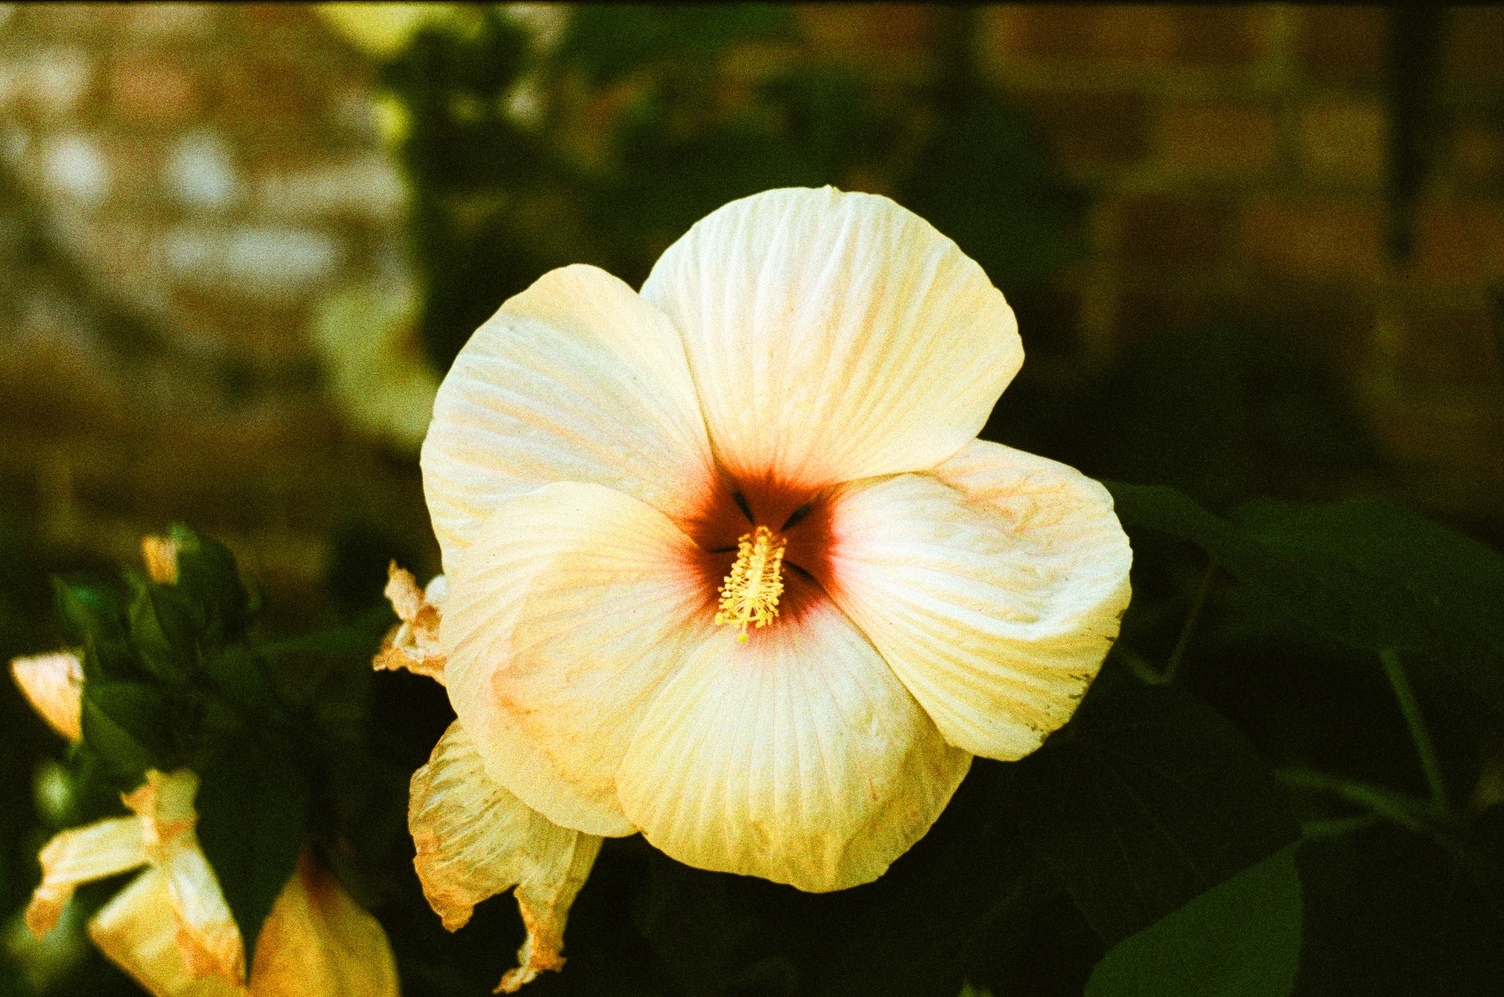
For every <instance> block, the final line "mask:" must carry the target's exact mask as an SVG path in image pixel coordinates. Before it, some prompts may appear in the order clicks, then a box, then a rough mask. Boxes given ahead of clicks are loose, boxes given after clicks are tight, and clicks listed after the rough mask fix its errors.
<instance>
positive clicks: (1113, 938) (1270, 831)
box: [1012, 685, 1296, 945]
mask: <svg viewBox="0 0 1504 997" xmlns="http://www.w3.org/2000/svg"><path fill="white" fill-rule="evenodd" d="M1014 779H1015V784H1014V791H1013V799H1012V803H1013V807H1014V811H1015V815H1016V818H1017V820H1018V824H1019V827H1020V829H1021V830H1022V831H1023V835H1024V839H1025V841H1026V842H1028V844H1029V845H1030V846H1032V847H1033V849H1034V850H1035V851H1036V852H1037V853H1038V854H1039V855H1040V856H1041V857H1042V858H1043V859H1044V860H1045V861H1046V862H1047V863H1048V864H1049V866H1050V867H1051V868H1052V869H1053V870H1054V871H1055V872H1056V873H1057V874H1058V875H1059V876H1060V879H1061V881H1062V882H1063V883H1064V885H1065V888H1066V890H1067V891H1068V892H1069V893H1070V895H1071V898H1072V899H1073V900H1075V902H1076V906H1077V907H1078V908H1079V909H1080V910H1081V913H1082V914H1083V915H1084V916H1085V917H1086V920H1087V922H1088V923H1089V924H1090V925H1091V926H1092V928H1093V930H1095V931H1096V932H1097V933H1098V934H1099V935H1100V936H1101V937H1102V939H1103V940H1104V941H1106V942H1107V943H1108V944H1109V945H1111V944H1114V943H1116V942H1118V941H1119V940H1121V939H1123V938H1126V937H1127V936H1129V935H1131V934H1133V933H1134V932H1136V931H1139V930H1140V929H1142V928H1144V927H1146V926H1147V925H1149V924H1151V923H1153V922H1154V921H1156V920H1157V919H1159V918H1161V917H1163V916H1165V915H1166V914H1168V913H1169V912H1170V911H1172V910H1175V909H1176V908H1177V907H1179V906H1181V905H1182V904H1184V903H1186V902H1187V901H1188V900H1190V899H1191V898H1192V897H1195V896H1197V895H1199V894H1200V893H1202V892H1204V891H1206V890H1207V889H1209V888H1211V887H1212V886H1214V885H1216V884H1217V883H1219V882H1221V881H1222V880H1224V879H1226V878H1227V877H1229V876H1231V875H1233V874H1234V873H1236V872H1238V871H1240V870H1242V869H1244V868H1246V867H1248V866H1249V865H1251V864H1252V863H1254V862H1257V861H1259V860H1260V859H1262V858H1264V857H1265V856H1267V855H1269V854H1270V853H1272V852H1274V851H1277V850H1278V849H1279V848H1281V847H1283V846H1284V845H1285V844H1287V843H1288V842H1290V841H1291V840H1293V839H1294V837H1295V834H1296V829H1295V825H1294V821H1293V820H1292V818H1291V816H1290V814H1289V813H1288V811H1287V806H1286V800H1285V797H1284V795H1283V793H1282V792H1281V790H1280V788H1279V787H1278V786H1277V785H1276V783H1275V782H1274V779H1273V777H1272V775H1271V774H1270V772H1269V770H1268V768H1267V767H1266V766H1265V765H1264V763H1263V762H1262V761H1260V759H1259V758H1258V757H1257V756H1256V755H1255V754H1254V751H1253V748H1252V747H1251V746H1250V745H1249V744H1248V742H1247V741H1246V740H1244V738H1243V736H1242V735H1241V734H1240V733H1238V731H1237V729H1236V728H1234V727H1233V726H1232V724H1230V723H1228V721H1227V720H1226V719H1224V718H1223V717H1222V716H1221V715H1220V714H1218V713H1217V712H1216V711H1214V710H1212V709H1210V708H1209V707H1207V706H1205V705H1202V704H1201V703H1199V702H1197V701H1196V700H1194V699H1192V698H1191V697H1190V696H1189V695H1187V694H1186V693H1185V692H1183V691H1181V690H1180V689H1177V688H1174V687H1169V686H1159V687H1143V686H1136V685H1123V686H1119V687H1117V688H1115V689H1107V690H1105V691H1104V692H1102V693H1099V694H1098V695H1097V696H1094V697H1089V698H1088V700H1087V702H1085V703H1083V704H1082V708H1081V709H1080V710H1079V711H1077V715H1076V717H1075V719H1073V720H1072V721H1071V723H1070V724H1068V725H1067V726H1066V727H1064V728H1062V729H1061V730H1060V731H1059V732H1057V733H1056V734H1055V735H1054V736H1052V737H1051V738H1050V739H1049V740H1048V741H1047V742H1046V743H1045V746H1044V747H1043V748H1041V749H1040V750H1039V751H1037V752H1035V753H1034V754H1033V755H1031V756H1029V757H1028V758H1025V759H1024V760H1023V761H1021V762H1018V763H1017V764H1016V765H1015V766H1014Z"/></svg>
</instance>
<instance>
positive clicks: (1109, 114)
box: [1019, 93, 1147, 166]
mask: <svg viewBox="0 0 1504 997" xmlns="http://www.w3.org/2000/svg"><path fill="white" fill-rule="evenodd" d="M1019 99H1020V100H1021V102H1022V103H1024V104H1025V105H1026V106H1027V107H1028V109H1029V110H1030V111H1031V112H1032V116H1033V118H1034V120H1035V121H1036V122H1037V123H1038V124H1039V125H1040V127H1041V128H1042V129H1043V130H1044V132H1045V134H1046V136H1047V137H1048V139H1049V142H1050V145H1051V147H1052V148H1053V149H1054V151H1055V153H1056V155H1058V156H1060V157H1061V158H1062V159H1063V160H1066V161H1067V162H1068V163H1070V164H1072V165H1080V166H1099V165H1116V164H1121V163H1129V162H1132V161H1134V160H1137V159H1140V158H1142V157H1143V155H1144V153H1145V152H1146V150H1147V142H1146V139H1145V119H1146V116H1147V115H1146V113H1145V107H1144V100H1143V98H1142V97H1140V96H1139V95H1137V94H1131V93H1034V94H1029V95H1027V96H1025V95H1019Z"/></svg>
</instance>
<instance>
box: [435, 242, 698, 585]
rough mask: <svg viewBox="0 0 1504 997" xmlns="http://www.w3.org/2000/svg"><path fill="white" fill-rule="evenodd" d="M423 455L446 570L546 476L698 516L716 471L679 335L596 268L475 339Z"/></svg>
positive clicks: (506, 308) (574, 275)
mask: <svg viewBox="0 0 1504 997" xmlns="http://www.w3.org/2000/svg"><path fill="white" fill-rule="evenodd" d="M422 464H423V487H424V491H425V493H426V495H427V497H428V509H429V513H430V515H431V516H432V517H433V526H434V532H435V533H436V534H437V536H438V538H439V545H440V547H442V548H443V553H444V565H445V568H446V569H449V568H451V567H452V565H453V564H454V561H455V557H456V555H457V554H458V553H459V551H460V550H461V549H463V548H464V547H465V546H466V545H467V544H468V543H469V541H470V537H471V536H472V535H473V534H474V533H475V532H476V530H478V529H479V528H480V527H481V524H482V523H484V522H485V521H486V518H487V517H488V516H489V515H490V513H491V511H492V510H494V509H495V508H496V507H497V506H498V505H500V504H501V503H502V502H503V501H505V500H506V499H508V498H511V497H513V496H515V495H518V494H521V493H523V492H527V491H531V490H532V489H534V488H537V487H538V486H540V485H545V484H548V483H549V482H552V481H585V482H594V483H597V484H602V485H607V486H609V487H611V488H615V489H618V490H620V491H623V492H626V493H627V494H629V495H632V496H635V497H636V498H639V499H641V500H642V501H644V502H647V503H648V504H650V505H652V506H654V507H655V508H657V509H660V510H662V511H663V512H666V513H668V514H669V515H671V516H675V517H689V516H692V515H693V514H695V513H696V512H697V511H699V508H700V506H701V504H702V503H703V501H704V494H705V492H706V490H707V489H708V487H709V484H710V483H711V482H712V480H713V478H714V471H713V465H712V464H711V460H710V447H709V442H708V440H707V439H706V436H705V426H704V422H703V420H702V418H701V416H700V412H699V404H698V402H697V400H696V398H695V392H694V386H693V383H692V382H691V380H690V377H689V369H688V366H687V364H686V362H685V359H684V351H683V346H682V345H681V343H680V341H679V337H678V334H677V333H676V332H675V331H674V329H673V327H672V326H671V325H670V324H669V321H668V319H667V318H666V317H664V316H663V315H662V314H661V313H660V312H659V311H658V310H657V309H656V308H653V307H652V306H651V305H648V304H647V303H646V302H644V301H643V300H642V299H641V298H639V297H638V296H637V294H636V293H635V292H633V290H632V289H631V288H630V287H628V286H627V285H626V284H623V283H622V282H621V281H619V280H617V279H616V278H615V277H612V276H611V275H609V274H607V273H605V272H604V271H602V270H597V269H596V268H594V267H587V266H572V267H565V268H564V269H562V270H554V271H552V272H551V273H547V274H545V275H544V276H543V277H541V278H539V279H538V281H537V283H535V284H534V285H533V286H532V287H530V288H528V289H527V290H526V291H524V292H523V293H522V294H519V295H518V296H516V297H515V298H512V299H511V300H509V301H508V302H507V303H506V304H505V305H503V306H502V308H501V310H500V311H499V312H497V313H496V314H495V315H494V316H493V317H492V318H491V319H490V320H489V321H488V322H486V324H485V325H483V326H481V327H480V329H479V330H477V331H476V333H475V335H474V336H472V337H471V338H470V341H469V342H468V343H467V344H466V345H465V348H464V349H463V350H461V351H460V354H459V357H458V358H457V359H456V360H455V362H454V366H453V367H452V368H451V369H450V371H449V374H448V376H447V377H445V379H444V383H443V386H442V387H440V388H439V394H438V399H437V400H436V401H435V403H434V415H433V423H432V425H431V426H430V427H429V430H428V438H427V439H426V440H425V441H424V443H423V460H422Z"/></svg>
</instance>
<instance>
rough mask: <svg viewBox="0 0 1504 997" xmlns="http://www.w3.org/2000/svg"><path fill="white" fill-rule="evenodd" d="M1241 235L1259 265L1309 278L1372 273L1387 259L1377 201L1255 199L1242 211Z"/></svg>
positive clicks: (1347, 277) (1345, 277)
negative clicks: (1257, 201) (1283, 201)
mask: <svg viewBox="0 0 1504 997" xmlns="http://www.w3.org/2000/svg"><path fill="white" fill-rule="evenodd" d="M1243 239H1244V248H1245V250H1246V251H1247V253H1248V256H1249V258H1250V260H1251V261H1252V262H1253V263H1254V264H1255V265H1256V266H1258V267H1260V268H1262V269H1266V270H1268V271H1270V272H1272V273H1275V274H1282V275H1288V276H1296V277H1301V278H1305V279H1320V280H1356V279H1364V278H1373V277H1376V276H1377V275H1378V274H1379V273H1380V271H1381V270H1382V268H1383V266H1384V262H1385V256H1384V212H1383V209H1382V207H1381V205H1380V204H1379V203H1377V202H1348V203H1343V202H1304V203H1280V202H1275V201H1265V202H1261V203H1255V204H1254V205H1252V206H1250V207H1249V208H1248V209H1247V211H1246V212H1245V214H1244V216H1243Z"/></svg>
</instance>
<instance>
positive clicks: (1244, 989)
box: [1086, 846, 1301, 997]
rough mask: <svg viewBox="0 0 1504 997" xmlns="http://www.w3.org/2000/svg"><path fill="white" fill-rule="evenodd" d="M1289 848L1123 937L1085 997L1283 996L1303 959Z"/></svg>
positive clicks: (1297, 891)
mask: <svg viewBox="0 0 1504 997" xmlns="http://www.w3.org/2000/svg"><path fill="white" fill-rule="evenodd" d="M1294 853H1295V848H1294V846H1291V847H1288V848H1284V849H1281V850H1280V851H1278V852H1276V853H1275V854H1273V855H1271V856H1269V857H1268V858H1267V859H1264V860H1263V861H1262V862H1260V863H1258V864H1257V865H1253V866H1249V867H1248V868H1247V869H1245V870H1243V871H1242V872H1240V873H1238V874H1237V875H1236V876H1234V877H1232V878H1231V879H1229V880H1227V881H1226V882H1224V883H1222V884H1221V885H1219V886H1216V887H1214V888H1212V889H1210V890H1208V891H1207V892H1205V893H1203V894H1202V895H1201V896H1199V897H1197V898H1196V899H1194V900H1192V901H1191V902H1190V903H1188V904H1186V905H1185V906H1184V907H1182V908H1180V909H1179V910H1177V911H1175V912H1174V913H1172V914H1170V915H1168V916H1166V917H1164V918H1163V919H1161V920H1159V921H1156V922H1155V923H1154V924H1152V925H1150V926H1149V927H1147V928H1145V929H1144V930H1143V931H1140V932H1139V933H1138V934H1136V935H1133V936H1132V937H1130V938H1125V939H1124V940H1123V941H1121V942H1119V943H1118V944H1117V945H1116V946H1114V947H1113V949H1112V951H1110V952H1108V953H1107V956H1106V957H1105V958H1104V959H1103V960H1102V961H1101V962H1100V963H1099V964H1098V965H1097V968H1096V970H1095V972H1093V973H1092V976H1091V980H1090V981H1089V982H1088V983H1087V985H1086V997H1285V995H1286V994H1288V993H1289V992H1290V988H1291V987H1292V986H1293V985H1294V982H1295V966H1296V957H1297V955H1298V953H1299V952H1300V933H1301V892H1300V879H1299V877H1298V876H1297V875H1296V872H1295V857H1294Z"/></svg>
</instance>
